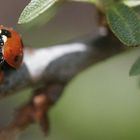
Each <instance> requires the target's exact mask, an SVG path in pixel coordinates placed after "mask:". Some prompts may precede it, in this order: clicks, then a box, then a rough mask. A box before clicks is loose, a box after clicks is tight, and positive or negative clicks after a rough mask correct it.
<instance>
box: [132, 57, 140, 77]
mask: <svg viewBox="0 0 140 140" xmlns="http://www.w3.org/2000/svg"><path fill="white" fill-rule="evenodd" d="M139 74H140V57H139V58H138V59H137V60H136V62H135V63H134V64H133V65H132V67H131V69H130V72H129V75H130V76H133V75H139Z"/></svg>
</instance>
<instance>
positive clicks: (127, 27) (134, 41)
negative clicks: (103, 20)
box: [107, 3, 140, 46]
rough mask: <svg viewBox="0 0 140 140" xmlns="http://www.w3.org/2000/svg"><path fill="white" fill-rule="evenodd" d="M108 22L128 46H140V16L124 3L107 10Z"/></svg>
mask: <svg viewBox="0 0 140 140" xmlns="http://www.w3.org/2000/svg"><path fill="white" fill-rule="evenodd" d="M107 20H108V23H109V26H110V27H111V29H112V31H113V32H114V34H115V35H116V36H117V37H118V38H119V39H120V41H122V42H123V43H124V44H126V45H127V46H137V45H140V16H139V15H138V14H137V13H135V11H134V10H133V9H132V8H129V7H128V6H126V5H124V4H123V3H119V4H115V5H113V6H111V7H109V8H108V9H107Z"/></svg>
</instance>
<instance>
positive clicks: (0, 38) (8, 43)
mask: <svg viewBox="0 0 140 140" xmlns="http://www.w3.org/2000/svg"><path fill="white" fill-rule="evenodd" d="M22 59H23V43H22V40H21V37H20V35H19V34H18V33H17V32H16V31H15V30H13V29H12V28H8V27H4V26H2V25H1V26H0V64H1V65H2V64H3V62H6V63H7V64H8V65H9V66H11V67H12V68H15V69H17V68H18V67H19V66H20V65H21V63H22Z"/></svg>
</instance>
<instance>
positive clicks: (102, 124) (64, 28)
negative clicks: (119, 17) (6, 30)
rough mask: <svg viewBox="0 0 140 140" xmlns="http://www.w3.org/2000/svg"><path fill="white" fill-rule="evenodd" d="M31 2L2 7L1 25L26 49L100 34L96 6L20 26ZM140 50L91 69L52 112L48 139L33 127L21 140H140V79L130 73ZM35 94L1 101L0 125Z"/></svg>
mask: <svg viewBox="0 0 140 140" xmlns="http://www.w3.org/2000/svg"><path fill="white" fill-rule="evenodd" d="M28 2H29V0H22V1H19V0H12V1H9V0H5V1H1V4H0V21H1V23H0V24H3V25H5V26H10V27H14V28H16V29H17V30H18V31H19V32H20V33H21V34H22V37H23V42H24V44H25V46H26V45H27V46H30V47H44V46H50V45H55V44H59V43H63V42H66V41H68V40H73V39H76V38H79V37H80V36H83V35H85V34H88V33H92V32H94V33H95V34H96V33H97V32H98V27H97V19H98V17H97V13H96V9H95V8H94V6H91V5H89V4H83V3H82V4H81V3H72V2H71V3H67V4H65V5H64V6H63V7H62V8H61V9H60V10H59V12H58V14H57V15H56V16H55V18H53V19H51V20H50V22H49V23H48V24H42V26H41V25H40V26H35V27H30V28H27V27H21V26H19V25H17V21H18V18H19V15H20V13H21V12H22V10H23V8H24V7H25V6H26V5H27V4H28ZM139 53H140V49H139V48H136V49H133V50H131V51H128V52H125V53H123V54H119V55H117V56H114V57H112V58H109V59H107V60H105V61H103V62H101V63H99V64H96V65H94V66H91V67H90V68H88V69H87V70H85V71H83V72H82V73H80V74H79V75H78V76H76V77H75V78H74V79H73V80H72V81H71V82H70V83H69V85H68V86H67V87H66V89H65V91H64V93H63V96H62V98H60V100H59V101H58V102H57V104H56V105H55V106H54V107H53V108H52V109H51V111H50V114H49V116H50V121H51V126H50V127H51V130H50V133H49V136H48V137H44V136H43V134H42V132H41V130H40V127H39V126H38V125H32V126H31V127H30V128H28V129H26V130H25V131H24V132H23V133H22V135H21V136H20V140H38V139H40V140H45V139H47V140H118V139H119V140H124V139H127V140H138V139H140V119H139V116H140V86H139V84H140V79H139V78H138V77H137V78H136V77H129V69H130V67H131V65H132V64H133V63H134V61H135V60H136V58H137V57H138V56H139ZM30 94H31V89H27V90H26V91H23V92H22V93H18V94H15V95H12V96H10V97H7V98H5V99H2V100H1V101H0V125H1V126H4V125H6V124H7V123H8V122H9V121H10V119H12V117H13V112H14V110H15V109H16V108H17V107H18V106H19V105H21V104H22V103H24V102H26V101H27V99H28V98H29V97H30Z"/></svg>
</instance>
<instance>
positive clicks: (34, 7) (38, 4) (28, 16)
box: [18, 0, 62, 24]
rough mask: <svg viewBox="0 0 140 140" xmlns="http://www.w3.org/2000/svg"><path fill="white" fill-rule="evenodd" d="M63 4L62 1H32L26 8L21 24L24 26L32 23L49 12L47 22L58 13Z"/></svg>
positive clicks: (22, 14)
mask: <svg viewBox="0 0 140 140" xmlns="http://www.w3.org/2000/svg"><path fill="white" fill-rule="evenodd" d="M61 3H62V0H31V2H30V3H29V4H28V5H27V6H26V7H25V9H24V10H23V12H22V13H21V15H20V18H19V20H18V23H19V24H24V23H28V22H30V21H32V20H33V19H35V18H36V17H38V16H39V15H40V14H42V13H43V12H45V11H46V10H47V17H46V20H48V19H50V17H52V16H53V15H54V13H56V11H57V8H58V7H59V6H60V4H61Z"/></svg>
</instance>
